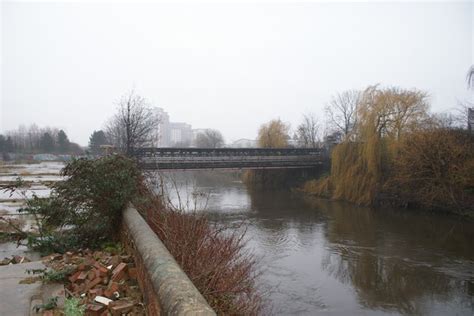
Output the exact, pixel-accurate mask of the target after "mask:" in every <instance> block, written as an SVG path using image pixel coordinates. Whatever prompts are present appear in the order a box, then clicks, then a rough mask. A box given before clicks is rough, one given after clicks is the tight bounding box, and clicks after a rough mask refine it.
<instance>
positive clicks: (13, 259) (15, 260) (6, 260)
mask: <svg viewBox="0 0 474 316" xmlns="http://www.w3.org/2000/svg"><path fill="white" fill-rule="evenodd" d="M30 261H31V260H30V259H28V258H27V257H25V256H11V257H10V258H4V259H3V260H1V261H0V266H6V265H9V264H19V263H27V262H30Z"/></svg>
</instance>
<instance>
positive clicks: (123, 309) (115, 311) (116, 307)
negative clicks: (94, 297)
mask: <svg viewBox="0 0 474 316" xmlns="http://www.w3.org/2000/svg"><path fill="white" fill-rule="evenodd" d="M133 306H134V304H133V303H131V302H127V301H115V302H111V303H110V304H109V310H110V311H111V312H112V315H114V316H115V315H117V316H119V315H122V314H125V313H128V312H129V311H131V310H132V308H133Z"/></svg>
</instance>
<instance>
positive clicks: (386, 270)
mask: <svg viewBox="0 0 474 316" xmlns="http://www.w3.org/2000/svg"><path fill="white" fill-rule="evenodd" d="M178 178H179V180H177V183H180V186H179V188H180V189H179V190H180V191H181V194H180V196H181V200H182V203H183V204H186V203H184V201H185V200H186V196H187V195H188V196H191V195H192V194H191V195H190V193H192V192H193V191H194V192H196V191H198V192H207V194H208V195H207V196H208V200H207V199H206V200H207V202H206V201H205V202H202V205H201V206H206V210H205V212H206V213H207V215H208V216H209V218H210V219H211V220H212V221H215V222H218V223H223V224H227V225H231V226H232V225H235V226H237V225H238V224H239V223H241V222H242V221H244V222H245V223H246V225H247V233H246V238H247V240H248V245H247V247H248V249H251V250H252V251H253V252H254V253H255V254H256V255H257V256H258V257H259V258H260V259H259V261H260V262H259V267H260V269H261V270H262V271H263V273H262V276H261V278H260V280H259V284H260V286H261V288H263V289H264V291H265V292H266V293H267V294H266V296H267V299H268V304H269V305H270V306H271V310H270V311H271V314H276V315H294V314H298V315H388V314H391V315H399V314H404V315H473V314H474V223H472V222H466V221H462V220H460V219H458V218H455V217H451V216H446V215H433V214H429V213H425V212H421V211H414V210H412V211H408V210H405V209H389V208H379V209H370V208H363V207H356V206H354V205H351V204H348V203H341V202H333V201H327V200H317V199H308V198H304V197H302V196H301V195H298V194H294V193H291V192H290V191H285V190H284V191H267V192H264V191H249V190H248V189H247V188H246V187H245V185H243V184H242V183H241V182H240V181H238V178H236V177H229V178H226V177H225V176H216V177H215V178H213V177H212V174H211V176H209V175H206V176H204V177H200V176H196V175H191V174H187V175H184V176H183V175H182V174H180V175H179V176H178ZM184 179H185V180H184ZM184 187H186V188H187V189H183V188H184ZM186 193H187V194H186ZM170 195H171V196H173V198H174V200H175V201H176V194H173V193H172V192H171V193H170ZM188 202H189V199H188ZM188 205H191V206H192V205H193V203H188Z"/></svg>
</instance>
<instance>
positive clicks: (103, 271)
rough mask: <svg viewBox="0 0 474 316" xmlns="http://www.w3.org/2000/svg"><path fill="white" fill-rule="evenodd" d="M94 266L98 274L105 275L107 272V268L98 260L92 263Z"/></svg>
mask: <svg viewBox="0 0 474 316" xmlns="http://www.w3.org/2000/svg"><path fill="white" fill-rule="evenodd" d="M94 267H95V268H96V269H97V270H98V271H99V273H100V276H106V275H107V274H108V273H109V270H107V268H106V267H104V266H103V265H101V264H100V263H98V262H96V263H95V264H94Z"/></svg>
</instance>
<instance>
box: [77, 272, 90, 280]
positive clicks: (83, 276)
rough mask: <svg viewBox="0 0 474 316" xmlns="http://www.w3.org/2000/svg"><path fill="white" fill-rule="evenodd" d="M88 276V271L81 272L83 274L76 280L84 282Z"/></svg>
mask: <svg viewBox="0 0 474 316" xmlns="http://www.w3.org/2000/svg"><path fill="white" fill-rule="evenodd" d="M87 275H88V273H87V271H81V273H80V274H79V276H78V277H77V279H76V280H77V281H78V282H81V281H84V280H86V279H87Z"/></svg>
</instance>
